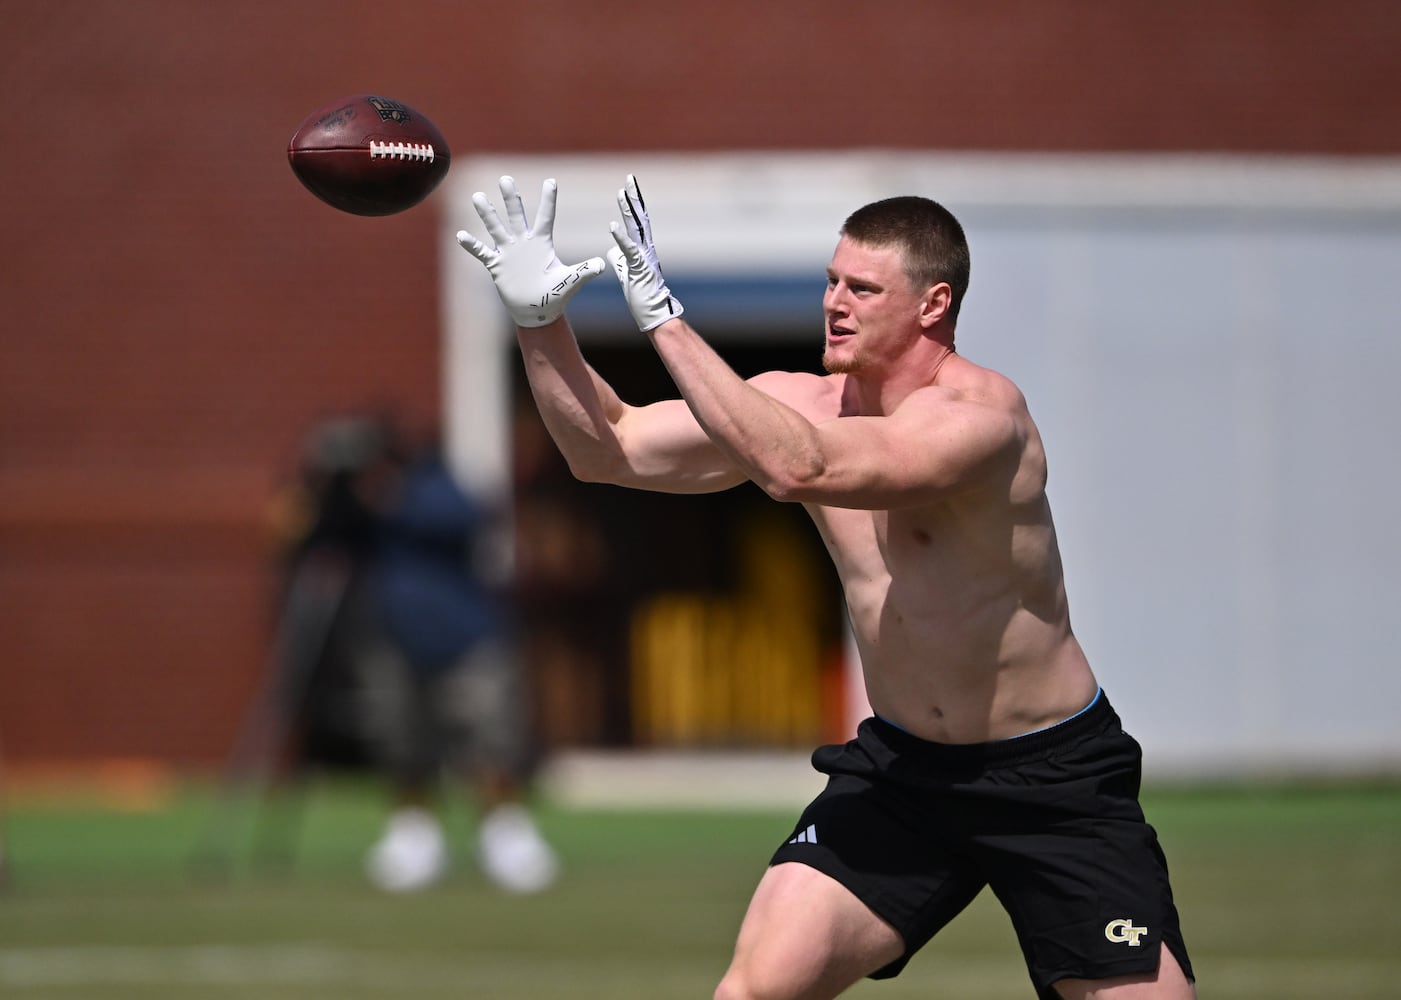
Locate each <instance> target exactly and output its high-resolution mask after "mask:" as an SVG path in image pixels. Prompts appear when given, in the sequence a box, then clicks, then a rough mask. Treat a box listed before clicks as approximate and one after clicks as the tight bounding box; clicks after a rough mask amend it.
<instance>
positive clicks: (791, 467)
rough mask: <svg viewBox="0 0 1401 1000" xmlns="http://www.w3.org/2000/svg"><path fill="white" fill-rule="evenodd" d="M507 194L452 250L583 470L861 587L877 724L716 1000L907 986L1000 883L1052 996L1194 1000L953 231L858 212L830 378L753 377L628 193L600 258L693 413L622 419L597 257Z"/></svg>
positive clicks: (576, 468)
mask: <svg viewBox="0 0 1401 1000" xmlns="http://www.w3.org/2000/svg"><path fill="white" fill-rule="evenodd" d="M500 189H501V198H502V202H503V203H504V207H505V211H506V218H505V220H504V221H503V220H502V219H501V217H500V216H498V214H497V212H496V210H495V208H494V207H493V205H492V203H491V201H490V199H488V198H487V197H486V195H484V194H481V193H478V194H476V195H475V196H474V197H473V203H474V205H475V207H476V209H477V213H478V214H479V215H480V216H481V219H482V222H483V224H484V225H485V227H486V230H487V233H488V235H489V237H490V239H491V240H492V241H493V244H494V245H490V246H489V245H487V244H484V243H482V242H481V241H480V240H478V239H477V238H476V237H474V236H472V235H471V234H470V233H467V232H460V233H458V241H459V243H461V245H462V247H463V249H465V250H466V251H467V252H468V253H470V254H471V255H472V256H473V257H475V258H476V259H477V260H478V261H480V262H481V263H482V264H483V265H484V266H485V267H486V268H487V271H488V273H490V275H491V277H492V279H493V281H494V282H495V284H496V289H497V292H498V294H499V295H500V297H501V300H502V302H503V304H504V305H505V306H506V308H507V310H508V311H509V312H510V314H511V316H512V318H513V319H514V320H515V323H516V328H517V329H516V333H517V339H518V341H519V346H520V349H521V352H522V354H523V356H524V358H525V361H526V372H527V375H528V377H529V380H530V386H531V391H532V393H533V394H534V397H535V400H536V403H537V405H538V408H539V410H540V413H541V415H542V417H543V418H544V420H545V423H546V426H547V427H548V428H549V430H550V433H551V436H552V437H553V438H554V440H555V442H556V444H557V445H558V446H559V448H560V450H561V452H563V454H564V455H565V457H566V459H567V460H568V462H569V467H570V469H571V470H572V471H573V472H574V474H575V475H576V476H578V477H579V478H581V479H585V480H588V481H593V482H604V483H614V484H617V485H622V486H628V487H632V488H636V489H649V490H654V491H659V492H668V493H710V492H716V491H719V490H725V489H730V488H732V487H735V486H739V485H740V484H742V483H745V482H753V483H755V484H756V485H758V486H759V487H760V488H761V489H763V490H764V491H765V492H766V493H767V494H768V495H769V496H771V497H772V498H774V499H776V500H780V501H784V502H791V503H801V504H802V505H803V506H804V508H805V509H806V510H807V512H808V514H809V515H810V516H811V517H812V519H813V521H814V522H815V524H816V526H817V529H818V531H819V532H820V533H821V536H822V539H823V541H824V543H825V544H826V546H827V549H828V551H829V553H830V554H831V557H832V560H833V562H834V563H835V565H836V570H837V573H838V575H839V577H840V579H841V582H842V586H843V590H844V593H845V597H846V604H847V615H848V619H849V621H850V624H851V628H852V632H853V635H854V638H855V641H856V645H857V648H858V650H859V653H860V659H861V666H862V672H863V675H864V678H865V683H866V694H867V697H868V700H869V703H870V705H871V706H872V709H873V711H874V713H875V714H874V715H873V716H872V717H871V718H868V719H866V720H864V721H863V722H862V723H861V725H860V727H859V729H858V732H857V735H856V738H855V739H853V740H851V741H850V742H848V743H846V744H845V745H833V746H826V747H821V748H819V749H818V750H817V751H816V752H815V753H814V754H813V766H814V767H815V768H816V769H817V770H818V771H820V772H822V773H824V774H826V775H828V782H827V785H826V788H825V789H824V790H823V791H822V792H821V793H820V794H819V795H818V796H817V798H815V799H814V800H813V801H812V802H811V803H810V804H809V805H808V807H807V809H806V810H804V812H803V814H802V816H801V817H800V819H799V820H798V823H797V825H796V827H795V829H794V830H793V834H792V836H791V838H789V839H788V840H787V842H786V843H783V844H780V845H779V846H778V848H777V850H776V851H775V853H774V854H773V856H772V858H771V861H770V865H769V867H768V869H767V871H766V872H765V873H764V875H763V876H762V878H761V879H760V881H759V885H758V887H757V888H756V889H755V891H754V895H753V897H752V898H751V900H750V904H749V908H748V910H747V911H746V913H745V916H744V920H743V922H742V923H741V925H740V930H739V936H738V940H737V941H736V944H735V949H734V954H733V958H732V960H731V963H730V966H729V968H728V969H727V970H726V972H725V975H724V977H723V978H722V980H721V982H720V984H719V986H718V988H717V990H716V993H715V995H716V997H717V998H724V1000H745V998H753V997H761V996H762V997H766V998H770V1000H775V998H781V997H788V998H794V1000H798V998H803V1000H814V998H826V997H834V996H836V995H838V994H840V993H842V992H843V991H845V990H846V989H847V988H848V987H850V986H852V985H854V984H856V983H857V982H858V981H860V980H861V979H862V978H865V977H872V978H888V977H891V976H895V975H898V974H899V973H900V971H901V970H902V969H903V968H904V967H905V965H906V963H907V962H908V961H909V960H910V958H911V957H912V955H913V954H914V953H915V952H916V951H918V950H919V949H920V948H921V947H922V946H923V945H924V944H925V943H927V942H928V941H929V940H930V939H931V938H933V936H934V935H935V934H937V933H938V932H939V931H940V929H941V928H943V927H944V925H945V924H947V923H948V922H949V921H950V920H952V919H953V918H954V917H955V916H957V915H958V914H959V913H960V912H962V911H963V910H964V908H965V907H967V906H968V905H969V904H970V903H971V902H972V901H973V899H974V898H975V897H976V896H978V895H979V893H981V892H982V890H983V889H984V888H985V887H987V886H991V887H992V889H993V891H994V893H995V894H996V895H997V897H998V900H999V901H1000V902H1001V903H1002V905H1003V907H1004V908H1005V909H1006V910H1007V912H1008V914H1009V915H1010V917H1011V919H1012V924H1013V927H1014V929H1015V931H1016V933H1017V937H1018V940H1019V941H1020V943H1021V946H1022V952H1023V957H1024V959H1025V962H1026V966H1027V970H1028V972H1029V974H1030V976H1031V979H1032V982H1033V984H1034V986H1035V989H1036V992H1037V995H1038V996H1039V997H1042V998H1045V1000H1050V998H1053V997H1062V998H1066V1000H1087V998H1090V997H1096V998H1101V1000H1111V998H1112V1000H1129V998H1147V997H1152V998H1156V1000H1189V998H1191V997H1194V996H1195V988H1194V985H1193V981H1192V980H1193V974H1192V967H1191V963H1190V962H1189V960H1188V958H1187V951H1186V946H1185V944H1184V942H1183V937H1182V933H1181V930H1180V927H1179V921H1178V914H1177V909H1176V906H1175V904H1174V902H1173V896H1172V890H1171V887H1170V885H1169V879H1168V871H1167V863H1166V860H1165V859H1164V857H1163V852H1162V849H1161V847H1160V846H1159V843H1158V838H1157V834H1156V832H1155V831H1154V829H1153V828H1152V827H1151V826H1150V825H1149V824H1148V823H1147V821H1146V819H1145V817H1144V815H1143V811H1142V809H1141V807H1140V806H1139V802H1138V793H1139V785H1140V781H1141V777H1142V750H1141V748H1140V747H1139V745H1138V744H1137V742H1136V741H1135V740H1134V739H1133V738H1132V737H1131V736H1130V735H1128V734H1127V733H1126V732H1125V731H1124V729H1123V727H1122V725H1121V723H1120V721H1119V718H1118V715H1117V714H1116V713H1115V711H1114V710H1113V708H1112V707H1111V706H1110V704H1109V701H1108V699H1107V698H1106V696H1105V694H1104V692H1103V691H1102V690H1100V687H1099V683H1098V681H1097V680H1096V678H1095V675H1094V673H1093V672H1092V671H1091V669H1090V665H1089V662H1088V660H1087V658H1086V656H1085V653H1084V651H1083V649H1082V648H1081V646H1080V644H1079V642H1078V640H1077V639H1076V637H1075V635H1074V633H1073V632H1072V630H1071V627H1070V615H1069V609H1068V602H1067V598H1066V593H1065V584H1064V576H1063V570H1062V565H1061V558H1060V553H1059V548H1058V544H1057V541H1056V534H1055V528H1054V526H1053V524H1052V519H1051V512H1050V506H1049V502H1048V501H1047V498H1046V493H1045V486H1046V457H1045V451H1044V448H1043V446H1042V441H1041V436H1040V433H1039V431H1038V430H1037V427H1036V425H1035V423H1034V422H1033V421H1032V419H1031V416H1030V413H1029V412H1028V410H1027V406H1026V401H1025V399H1024V398H1023V397H1022V394H1021V392H1020V391H1019V390H1018V389H1017V387H1016V386H1015V385H1014V384H1013V383H1012V382H1011V381H1010V380H1008V379H1007V378H1005V377H1003V376H1002V375H1000V374H998V373H996V372H994V371H991V370H990V369H987V368H983V367H981V366H979V365H976V364H974V363H973V362H971V361H969V360H967V359H965V358H964V357H962V355H960V354H958V353H957V352H956V351H955V349H954V331H955V325H956V323H957V318H958V313H959V308H960V306H961V305H962V301H963V297H964V294H965V292H966V290H967V286H968V279H969V271H970V264H969V253H968V244H967V241H966V238H965V236H964V233H963V229H962V226H961V225H959V223H958V222H957V220H956V219H955V218H954V217H953V216H952V214H950V213H949V212H948V211H947V210H946V209H945V208H944V207H943V206H941V205H939V204H938V203H936V202H934V201H932V200H930V199H927V198H922V197H913V196H907V197H896V198H889V199H882V200H881V201H877V202H873V203H871V204H868V205H865V206H862V207H861V208H859V209H857V210H856V211H855V212H853V213H852V214H851V215H850V216H849V217H848V218H847V219H846V221H845V222H844V223H843V224H842V226H841V228H840V229H839V230H838V231H837V234H836V236H837V240H836V247H835V250H834V251H833V254H832V257H831V259H830V262H829V264H828V267H827V287H826V291H825V292H824V294H823V298H822V317H823V321H824V326H823V330H822V333H823V344H822V346H823V355H822V362H823V367H824V369H825V372H826V373H825V374H822V375H819V374H816V373H808V372H780V371H773V372H767V373H764V374H761V375H757V376H755V377H754V378H752V379H748V380H746V379H742V378H741V377H740V376H739V375H738V374H737V373H736V372H735V371H734V370H733V369H732V368H731V367H730V366H729V365H728V364H727V363H726V362H725V361H724V359H723V358H721V357H720V355H719V354H717V353H716V352H715V350H714V349H713V348H712V347H710V346H709V345H708V344H707V343H706V342H705V341H704V340H703V339H702V338H701V337H700V335H699V334H698V333H697V332H696V331H695V330H694V329H693V328H692V327H691V326H690V324H689V323H688V322H687V321H686V319H685V318H684V317H683V309H682V307H681V303H680V302H679V301H678V300H677V299H676V297H675V296H674V295H673V294H672V293H671V290H670V288H669V287H668V286H667V284H666V281H665V279H664V277H663V275H662V269H661V265H660V263H659V259H658V255H657V251H656V248H655V246H654V244H653V240H652V232H651V224H650V221H649V220H648V216H647V211H646V207H645V205H644V203H643V201H642V194H641V191H640V189H639V188H638V186H637V183H636V180H635V179H634V178H632V177H628V178H627V179H626V182H625V187H624V188H623V190H620V191H619V192H618V210H619V213H620V215H621V222H616V223H614V225H613V228H612V232H613V239H614V242H615V244H616V246H614V247H612V248H611V249H610V250H609V252H608V255H607V256H608V259H609V261H611V263H612V265H613V270H614V273H615V274H616V275H617V277H618V280H619V283H620V284H621V286H622V289H623V295H624V298H625V299H626V302H627V305H628V308H629V310H630V312H631V313H632V317H633V319H634V321H635V322H636V324H637V328H638V329H639V330H640V331H642V332H643V333H644V334H646V336H647V339H648V341H649V342H650V343H651V345H652V347H653V348H654V349H655V350H656V352H657V354H658V356H659V357H660V359H661V360H662V362H663V364H664V365H665V366H666V369H667V371H668V372H669V373H670V375H671V377H672V379H673V381H674V382H675V383H676V386H677V388H678V390H679V392H680V396H681V398H679V399H669V400H662V401H659V402H655V403H651V404H649V405H646V406H631V405H629V404H627V403H625V402H624V401H623V400H622V399H620V398H619V397H618V395H617V393H616V392H615V391H614V390H613V388H612V387H611V386H610V385H609V384H608V383H607V382H606V381H605V380H604V379H603V378H602V377H601V376H600V375H599V373H598V372H597V371H595V370H594V369H593V368H591V367H590V366H589V365H588V364H587V363H586V362H585V361H584V359H583V356H582V355H581V353H580V350H579V345H578V343H577V341H576V340H575V339H574V337H573V334H572V331H571V329H570V327H569V325H568V321H567V320H566V318H565V316H564V309H565V305H566V303H567V302H568V300H569V298H570V296H571V295H572V294H573V293H574V292H575V291H576V290H577V289H578V288H580V287H581V286H582V285H583V284H584V283H585V282H587V281H589V280H590V279H592V278H594V277H596V276H597V275H598V274H600V273H601V272H602V271H603V269H604V268H605V266H606V265H605V264H604V261H603V259H601V258H592V259H590V260H587V261H584V262H582V263H580V264H575V265H565V264H563V263H562V262H561V261H560V260H559V258H558V257H557V256H556V254H555V250H554V244H553V225H554V216H555V199H556V187H555V184H554V181H552V180H547V181H546V182H545V184H544V189H543V193H542V195H541V203H540V207H539V209H538V212H537V214H536V216H535V222H534V225H533V227H532V225H531V223H530V222H529V220H528V217H527V215H526V210H525V205H524V202H523V200H522V199H521V197H520V194H519V193H518V192H517V190H516V186H515V182H514V180H512V179H511V178H510V177H503V178H501V184H500ZM742 193H743V194H744V195H745V197H746V199H747V200H752V199H753V195H754V192H752V191H745V192H742ZM754 204H755V205H756V206H759V207H760V208H761V207H762V203H761V202H760V201H755V202H754ZM753 215H754V217H755V218H756V219H758V218H762V212H761V211H757V210H756V211H755V212H754V213H753ZM744 237H745V234H744V233H743V232H738V233H735V234H734V239H735V241H736V242H740V241H742V240H743V239H744Z"/></svg>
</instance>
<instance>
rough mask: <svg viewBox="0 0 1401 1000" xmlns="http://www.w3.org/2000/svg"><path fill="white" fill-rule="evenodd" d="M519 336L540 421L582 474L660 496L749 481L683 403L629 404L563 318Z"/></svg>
mask: <svg viewBox="0 0 1401 1000" xmlns="http://www.w3.org/2000/svg"><path fill="white" fill-rule="evenodd" d="M516 337H517V340H518V342H519V344H520V348H521V356H522V357H523V358H524V361H525V374H526V378H527V380H528V381H529V383H530V392H531V395H532V396H534V398H535V404H536V406H537V408H538V409H539V411H540V416H541V419H542V420H543V421H544V423H545V427H546V429H547V430H549V432H550V437H552V438H553V439H554V441H555V444H556V446H557V447H558V448H559V450H560V453H561V454H562V455H563V456H564V458H565V461H567V462H568V463H569V469H570V472H572V473H573V474H574V475H575V476H576V477H577V478H579V479H582V480H584V481H586V482H597V483H612V484H615V485H618V486H629V487H632V488H635V489H646V490H654V491H657V492H660V493H711V492H716V491H718V490H725V489H729V488H730V487H732V486H737V485H739V484H740V483H742V482H744V479H745V477H744V475H743V474H742V473H741V472H740V471H739V469H738V468H737V467H735V465H734V464H733V463H732V462H730V461H729V460H728V459H727V458H726V457H725V456H724V455H723V454H722V453H721V451H720V450H719V449H718V448H716V447H715V445H714V444H713V443H712V442H711V441H710V439H709V438H708V437H707V436H706V434H705V431H704V430H702V429H701V426H700V424H698V423H697V422H696V419H695V417H694V416H693V415H692V414H691V411H690V409H689V407H687V406H686V404H685V403H684V402H683V401H681V400H679V399H670V400H662V401H660V402H656V403H651V404H649V405H646V406H632V405H630V404H628V403H625V402H623V401H622V399H620V398H619V397H618V394H617V393H616V392H615V391H614V390H613V387H612V386H611V385H609V384H608V382H606V381H605V380H604V379H603V377H602V376H601V375H599V374H598V372H596V371H595V370H594V369H593V368H592V367H591V366H590V365H589V364H588V363H587V362H585V361H584V358H583V355H582V354H581V353H580V351H579V346H578V342H577V341H576V340H575V339H574V335H573V332H572V331H571V330H570V328H569V322H568V320H566V319H565V318H564V317H563V316H561V317H560V318H559V319H557V320H555V321H554V322H552V323H551V324H550V325H549V326H544V327H517V329H516Z"/></svg>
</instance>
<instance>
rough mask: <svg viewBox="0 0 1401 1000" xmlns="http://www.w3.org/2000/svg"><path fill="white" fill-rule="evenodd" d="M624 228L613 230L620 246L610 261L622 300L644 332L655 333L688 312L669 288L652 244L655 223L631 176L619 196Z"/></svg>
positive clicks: (614, 249)
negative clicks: (668, 321) (668, 322)
mask: <svg viewBox="0 0 1401 1000" xmlns="http://www.w3.org/2000/svg"><path fill="white" fill-rule="evenodd" d="M618 211H619V213H621V215H622V217H623V221H622V223H621V224H619V223H617V222H615V223H613V224H612V226H611V227H610V228H611V229H612V233H613V242H615V243H617V244H618V245H617V246H616V247H614V248H613V249H610V250H609V251H608V261H609V263H611V264H612V265H613V272H614V273H615V274H616V275H617V276H618V283H619V284H620V285H622V286H623V297H624V298H625V299H627V303H628V309H629V311H631V313H632V318H633V319H634V320H635V321H636V322H637V328H638V329H639V330H641V331H642V332H644V333H645V332H647V331H648V330H653V329H656V328H657V327H659V326H661V325H662V324H663V323H665V322H666V321H667V320H669V319H674V318H675V317H677V316H680V315H681V314H682V312H684V311H685V310H684V309H682V307H681V303H680V302H678V301H677V300H676V296H674V295H672V294H671V289H669V288H667V287H666V279H665V278H664V277H663V276H662V265H661V262H660V261H659V260H658V259H657V248H656V246H655V245H654V244H653V242H652V222H651V220H650V219H649V218H648V217H647V204H646V202H644V201H643V200H642V189H641V188H639V187H638V186H637V178H636V177H634V176H633V175H632V174H628V177H627V185H626V186H625V187H624V188H622V190H620V191H619V192H618Z"/></svg>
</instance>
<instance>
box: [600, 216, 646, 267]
mask: <svg viewBox="0 0 1401 1000" xmlns="http://www.w3.org/2000/svg"><path fill="white" fill-rule="evenodd" d="M608 231H609V232H610V233H612V234H613V242H614V243H616V244H618V252H619V253H622V254H623V255H625V256H626V257H627V259H628V260H630V261H641V260H642V249H641V248H640V247H639V246H638V245H637V242H636V241H635V240H634V239H633V237H632V234H631V233H630V232H627V231H625V229H624V227H623V226H620V225H619V224H618V223H616V222H610V223H609V224H608ZM609 252H610V253H612V251H609Z"/></svg>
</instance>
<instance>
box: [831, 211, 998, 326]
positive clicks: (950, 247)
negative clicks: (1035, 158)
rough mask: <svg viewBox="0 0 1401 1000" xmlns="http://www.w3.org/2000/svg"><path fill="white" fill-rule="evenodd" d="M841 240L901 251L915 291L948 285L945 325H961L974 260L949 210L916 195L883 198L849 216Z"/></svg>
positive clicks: (844, 224)
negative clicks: (950, 292)
mask: <svg viewBox="0 0 1401 1000" xmlns="http://www.w3.org/2000/svg"><path fill="white" fill-rule="evenodd" d="M841 234H842V235H843V236H845V237H847V238H848V239H850V240H852V241H854V242H856V243H864V244H866V245H867V246H875V247H887V246H894V247H898V248H899V249H900V252H901V253H902V254H903V256H904V259H905V275H906V277H908V278H909V280H910V283H911V284H913V285H915V286H916V287H919V288H928V287H929V286H930V285H936V284H938V283H939V282H941V281H946V282H948V284H949V288H950V289H951V290H952V294H951V296H950V298H949V311H948V314H947V315H946V316H945V320H946V321H947V322H948V324H949V328H950V329H952V328H953V327H954V326H956V325H957V323H958V310H959V308H960V307H961V306H962V305H963V297H964V295H966V294H967V293H968V276H969V271H970V269H971V267H972V260H971V258H970V257H969V254H968V239H967V237H965V236H964V235H963V227H962V226H961V225H959V223H958V220H957V219H955V218H954V216H953V213H952V212H950V211H949V210H948V209H947V208H945V207H944V206H943V205H940V204H939V203H938V202H937V201H933V200H931V199H929V198H921V197H919V196H918V195H900V196H899V197H895V198H885V199H883V200H881V201H873V202H871V203H870V204H869V205H865V206H863V207H861V208H858V209H857V210H856V211H854V212H852V213H851V215H849V216H847V220H846V222H844V223H842V228H841Z"/></svg>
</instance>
